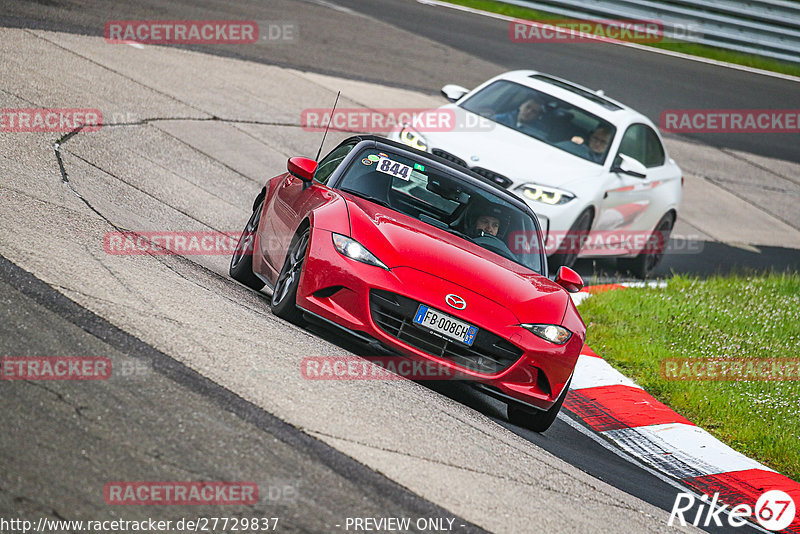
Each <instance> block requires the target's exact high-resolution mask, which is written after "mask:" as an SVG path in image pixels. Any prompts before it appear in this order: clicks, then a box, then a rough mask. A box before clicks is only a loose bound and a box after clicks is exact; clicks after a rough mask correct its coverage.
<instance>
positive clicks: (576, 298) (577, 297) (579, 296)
mask: <svg viewBox="0 0 800 534" xmlns="http://www.w3.org/2000/svg"><path fill="white" fill-rule="evenodd" d="M569 296H570V297H572V302H573V303H574V304H575V306H578V305H579V304H580V303H581V302H583V301H584V300H586V299H588V298H589V297H591V296H592V294H591V293H588V292H586V291H581V292H579V293H570V294H569Z"/></svg>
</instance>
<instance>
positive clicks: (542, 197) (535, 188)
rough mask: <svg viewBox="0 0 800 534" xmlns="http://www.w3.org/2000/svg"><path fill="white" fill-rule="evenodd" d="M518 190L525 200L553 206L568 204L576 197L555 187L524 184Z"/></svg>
mask: <svg viewBox="0 0 800 534" xmlns="http://www.w3.org/2000/svg"><path fill="white" fill-rule="evenodd" d="M517 189H518V190H519V191H520V192H521V193H522V197H523V198H525V199H528V200H533V201H536V202H542V203H544V204H550V205H551V206H556V205H560V204H566V203H567V202H569V201H570V200H572V199H573V198H575V195H573V194H572V193H570V192H568V191H563V190H561V189H556V188H555V187H546V186H543V185H536V184H522V185H521V186H519V187H518V188H517Z"/></svg>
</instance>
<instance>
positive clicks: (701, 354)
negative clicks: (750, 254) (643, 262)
mask: <svg viewBox="0 0 800 534" xmlns="http://www.w3.org/2000/svg"><path fill="white" fill-rule="evenodd" d="M580 313H581V315H582V316H583V319H584V321H585V322H586V324H587V326H588V339H587V343H588V344H589V346H591V347H592V349H594V350H595V351H596V352H597V353H598V354H600V355H601V356H603V357H604V358H605V359H606V360H607V361H608V362H609V363H610V364H611V365H613V366H614V367H615V368H617V369H619V370H620V371H621V372H622V373H623V374H625V375H627V376H629V377H631V378H632V379H634V380H635V381H636V382H637V383H638V384H639V385H640V386H642V387H643V388H644V389H646V390H647V391H648V392H649V393H650V394H651V395H653V396H654V397H656V398H657V399H658V400H660V401H661V402H664V403H666V404H667V405H669V406H670V407H672V408H673V409H674V410H675V411H677V412H678V413H680V414H681V415H684V416H685V417H687V418H688V419H689V420H690V421H692V422H694V423H695V424H697V425H698V426H700V427H702V428H704V429H706V430H708V431H709V432H710V433H711V434H713V435H714V436H716V437H717V438H718V439H720V440H721V441H723V442H725V443H727V444H728V445H730V446H731V447H733V448H734V449H736V450H738V451H739V452H741V453H743V454H745V455H747V456H750V457H751V458H754V459H756V460H758V461H759V462H761V463H763V464H765V465H767V466H769V467H771V468H773V469H775V470H777V471H778V472H780V473H783V474H785V475H786V476H788V477H790V478H792V479H794V480H798V481H800V447H798V443H800V381H788V380H787V381H672V380H666V379H665V378H664V377H663V376H662V373H661V362H662V360H664V359H667V358H746V359H752V360H754V361H757V360H758V359H764V358H800V275H799V274H797V273H793V274H767V275H763V276H756V275H753V276H747V275H740V276H733V277H713V278H709V279H705V280H699V279H696V278H686V277H675V278H672V279H670V280H669V283H668V285H667V287H665V288H628V289H623V290H616V291H609V292H606V293H602V294H599V295H595V296H594V297H592V298H590V299H587V300H586V301H584V303H583V304H581V306H580Z"/></svg>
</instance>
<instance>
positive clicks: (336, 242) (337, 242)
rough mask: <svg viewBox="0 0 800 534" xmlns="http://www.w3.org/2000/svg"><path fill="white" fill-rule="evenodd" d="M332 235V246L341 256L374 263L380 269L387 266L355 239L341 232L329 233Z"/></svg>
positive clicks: (369, 263) (368, 263)
mask: <svg viewBox="0 0 800 534" xmlns="http://www.w3.org/2000/svg"><path fill="white" fill-rule="evenodd" d="M331 235H332V236H333V247H334V248H335V249H336V251H337V252H338V253H339V254H341V255H342V256H347V257H348V258H350V259H351V260H356V261H360V262H361V263H366V264H367V265H374V266H375V267H380V268H381V269H386V270H387V271H388V270H389V268H388V267H387V266H386V264H384V263H383V262H382V261H381V260H379V259H378V258H377V257H375V254H373V253H372V252H370V251H369V250H367V247H365V246H364V245H362V244H361V243H359V242H358V241H356V240H355V239H353V238H351V237H347V236H343V235H341V234H331Z"/></svg>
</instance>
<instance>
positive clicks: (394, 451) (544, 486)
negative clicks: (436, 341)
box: [303, 428, 639, 511]
mask: <svg viewBox="0 0 800 534" xmlns="http://www.w3.org/2000/svg"><path fill="white" fill-rule="evenodd" d="M303 430H305V431H306V432H308V433H310V434H312V435H317V436H324V437H326V438H330V439H335V440H340V441H345V442H347V443H352V444H355V445H360V446H362V447H367V448H369V449H373V450H376V451H381V452H388V453H392V454H399V455H401V456H406V457H408V458H414V459H415V460H421V461H423V462H429V463H433V464H437V465H441V466H444V467H451V468H453V469H458V470H460V471H467V472H470V473H475V474H478V475H485V476H489V477H492V478H494V479H496V480H505V481H510V482H514V483H517V484H520V485H522V486H529V487H535V488H541V489H544V490H546V491H549V492H551V493H555V494H558V495H565V496H571V494H570V493H569V492H568V491H564V490H559V489H556V488H554V487H553V486H550V485H548V484H542V481H541V480H537V481H536V483H535V484H534V483H533V482H531V481H526V480H520V479H518V478H514V477H507V476H500V475H497V474H495V473H491V472H488V471H483V470H481V469H476V468H474V467H467V466H464V465H456V464H453V463H450V462H444V461H441V460H436V459H433V458H428V457H424V456H419V455H416V454H411V453H409V452H405V451H400V450H397V449H389V448H386V447H380V446H377V445H372V444H369V443H364V442H362V441H359V440H354V439H350V438H346V437H341V436H334V435H332V434H328V433H325V432H320V431H317V430H312V429H308V428H305V429H303ZM539 461H540V462H541V460H539ZM548 467H551V468H553V469H556V470H558V471H559V472H562V473H564V471H563V470H560V469H558V468H557V467H554V466H548ZM579 483H580V484H583V485H585V486H586V487H588V488H591V489H592V490H594V492H595V493H600V491H601V490H600V489H599V488H598V487H597V486H595V485H593V484H590V483H589V482H586V481H581V482H579ZM584 500H585V501H592V502H595V503H597V504H601V505H604V506H605V505H610V506H613V507H615V508H619V509H621V510H629V511H639V510H638V509H637V508H636V507H634V506H628V505H623V504H620V503H618V502H611V503H609V502H608V501H603V500H600V499H594V498H585V499H584Z"/></svg>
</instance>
